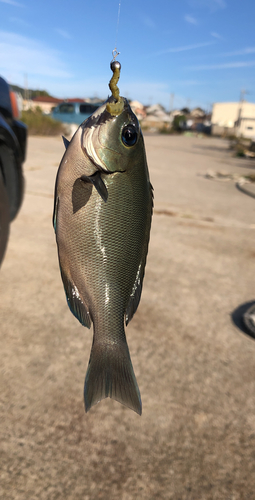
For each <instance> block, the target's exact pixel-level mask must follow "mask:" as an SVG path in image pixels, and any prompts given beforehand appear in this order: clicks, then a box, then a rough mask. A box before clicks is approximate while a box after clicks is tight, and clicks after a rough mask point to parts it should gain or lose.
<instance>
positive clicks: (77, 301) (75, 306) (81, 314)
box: [60, 268, 91, 328]
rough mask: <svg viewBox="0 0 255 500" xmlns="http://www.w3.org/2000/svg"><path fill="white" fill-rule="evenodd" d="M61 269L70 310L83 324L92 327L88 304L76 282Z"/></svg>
mask: <svg viewBox="0 0 255 500" xmlns="http://www.w3.org/2000/svg"><path fill="white" fill-rule="evenodd" d="M60 270H61V276H62V281H63V284H64V288H65V292H66V300H67V304H68V306H69V309H70V311H71V312H72V313H73V315H74V316H75V317H76V318H77V319H78V320H79V322H80V323H81V324H82V325H83V326H86V327H87V328H90V325H91V318H90V314H89V310H88V307H87V305H86V304H85V303H84V302H83V300H82V299H81V296H80V294H79V291H78V288H77V287H76V285H75V284H74V283H71V281H70V280H69V279H68V278H67V277H66V275H65V273H64V272H63V270H62V269H61V268H60Z"/></svg>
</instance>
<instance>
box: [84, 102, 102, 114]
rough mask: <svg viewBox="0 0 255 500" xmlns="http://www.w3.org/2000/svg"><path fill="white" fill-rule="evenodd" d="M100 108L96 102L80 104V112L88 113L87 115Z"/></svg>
mask: <svg viewBox="0 0 255 500" xmlns="http://www.w3.org/2000/svg"><path fill="white" fill-rule="evenodd" d="M97 108H98V106H95V105H94V104H87V103H86V104H81V105H80V113H82V114H85V113H86V114H87V115H91V114H92V113H94V111H96V109H97Z"/></svg>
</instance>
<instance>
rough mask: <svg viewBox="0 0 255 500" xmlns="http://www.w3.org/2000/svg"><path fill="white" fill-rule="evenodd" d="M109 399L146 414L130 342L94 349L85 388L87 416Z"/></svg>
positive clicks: (104, 345)
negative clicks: (92, 409) (143, 411)
mask: <svg viewBox="0 0 255 500" xmlns="http://www.w3.org/2000/svg"><path fill="white" fill-rule="evenodd" d="M107 397H110V398H113V399H116V401H119V403H122V404H123V405H125V406H128V407H129V408H131V409H132V410H134V411H135V412H136V413H138V414H139V415H141V414H142V402H141V396H140V391H139V387H138V385H137V382H136V378H135V374H134V370H133V366H132V363H131V359H130V354H129V350H128V346H127V343H126V342H121V343H118V344H112V345H109V344H108V345H107V344H99V343H94V344H93V346H92V350H91V355H90V360H89V366H88V370H87V374H86V379H85V388H84V400H85V410H86V412H87V411H89V410H90V408H91V407H92V406H93V405H95V404H96V403H99V401H101V400H102V399H104V398H107Z"/></svg>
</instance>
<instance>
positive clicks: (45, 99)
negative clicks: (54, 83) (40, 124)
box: [32, 95, 63, 104]
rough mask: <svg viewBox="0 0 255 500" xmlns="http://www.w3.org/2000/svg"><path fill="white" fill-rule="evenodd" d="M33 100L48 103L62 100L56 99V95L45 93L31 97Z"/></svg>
mask: <svg viewBox="0 0 255 500" xmlns="http://www.w3.org/2000/svg"><path fill="white" fill-rule="evenodd" d="M32 101H34V102H44V103H45V104H46V103H49V104H58V103H59V102H62V101H63V99H58V98H57V97H51V96H47V95H42V96H39V95H38V96H37V97H34V98H33V99H32Z"/></svg>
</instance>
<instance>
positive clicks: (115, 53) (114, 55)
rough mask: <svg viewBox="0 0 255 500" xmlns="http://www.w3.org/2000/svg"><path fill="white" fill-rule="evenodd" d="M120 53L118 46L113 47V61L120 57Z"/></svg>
mask: <svg viewBox="0 0 255 500" xmlns="http://www.w3.org/2000/svg"><path fill="white" fill-rule="evenodd" d="M119 54H120V52H118V51H117V48H116V47H115V49H113V51H112V57H113V59H112V61H111V62H113V61H115V59H116V57H118V55H119Z"/></svg>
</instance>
